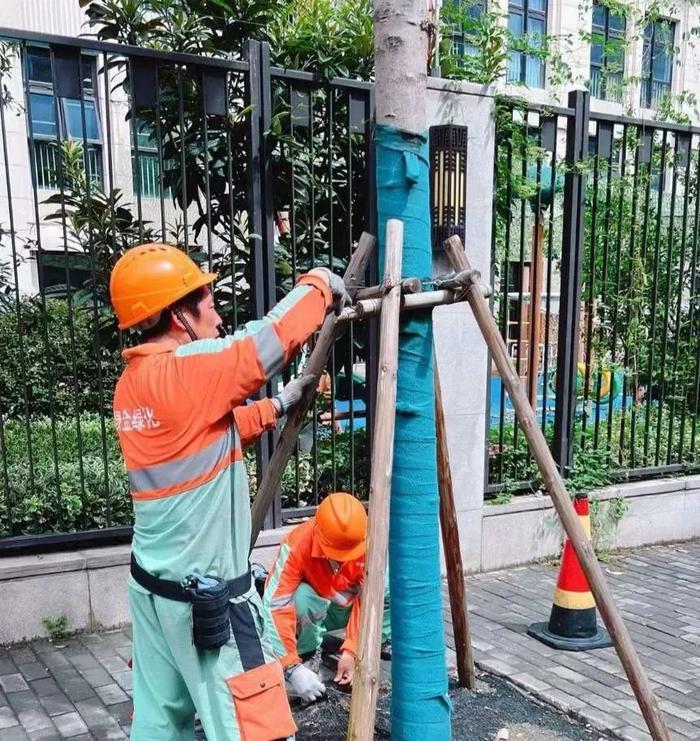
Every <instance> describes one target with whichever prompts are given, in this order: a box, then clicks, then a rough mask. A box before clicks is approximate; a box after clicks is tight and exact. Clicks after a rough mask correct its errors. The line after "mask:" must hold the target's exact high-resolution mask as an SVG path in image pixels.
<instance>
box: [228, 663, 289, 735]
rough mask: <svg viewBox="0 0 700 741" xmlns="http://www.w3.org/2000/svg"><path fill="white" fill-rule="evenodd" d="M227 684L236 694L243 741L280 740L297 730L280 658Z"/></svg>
mask: <svg viewBox="0 0 700 741" xmlns="http://www.w3.org/2000/svg"><path fill="white" fill-rule="evenodd" d="M226 683H227V684H228V686H229V689H230V690H231V694H232V695H233V704H234V706H235V708H236V717H237V718H238V725H239V727H240V731H241V739H242V740H243V741H276V740H277V739H286V738H287V737H288V736H293V735H294V734H295V733H296V731H297V727H296V724H295V723H294V718H292V711H291V710H290V709H289V701H288V700H287V692H286V690H285V687H284V674H283V673H282V666H281V664H280V663H279V662H278V661H273V662H271V663H270V664H263V665H262V666H256V667H255V669H249V670H248V671H247V672H243V673H242V674H238V675H237V676H235V677H230V678H229V679H227V680H226Z"/></svg>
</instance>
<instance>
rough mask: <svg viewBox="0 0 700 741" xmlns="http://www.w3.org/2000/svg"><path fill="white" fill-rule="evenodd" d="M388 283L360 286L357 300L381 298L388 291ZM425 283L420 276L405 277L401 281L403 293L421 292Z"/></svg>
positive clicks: (356, 295) (356, 296)
mask: <svg viewBox="0 0 700 741" xmlns="http://www.w3.org/2000/svg"><path fill="white" fill-rule="evenodd" d="M387 290H388V289H387V285H386V284H384V283H380V284H379V285H378V286H368V287H367V288H360V289H359V290H358V292H357V293H356V294H355V301H356V302H357V301H364V300H366V299H368V298H381V297H382V296H383V295H384V294H385V293H386V292H387ZM422 290H423V284H422V283H421V280H420V278H404V279H403V280H402V281H401V293H420V292H421V291H422Z"/></svg>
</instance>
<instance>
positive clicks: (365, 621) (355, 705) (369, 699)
mask: <svg viewBox="0 0 700 741" xmlns="http://www.w3.org/2000/svg"><path fill="white" fill-rule="evenodd" d="M402 252H403V222H401V221H398V220H397V219H389V221H387V225H386V264H385V271H384V275H385V279H386V280H388V281H390V282H391V285H394V286H395V288H392V289H391V290H390V291H389V293H388V294H387V295H386V296H385V297H384V300H383V302H382V313H381V319H380V325H379V377H378V378H377V408H376V415H375V424H374V443H373V450H372V470H371V473H370V482H369V525H368V531H367V553H366V555H365V582H364V587H363V589H362V615H361V618H360V639H359V644H358V651H357V663H356V669H355V678H354V680H353V686H352V700H351V702H350V721H349V725H348V736H347V738H348V741H372V739H373V738H374V719H375V714H376V710H377V693H378V690H379V654H380V650H381V640H382V613H383V611H384V578H385V573H386V560H387V545H388V542H389V498H390V496H391V469H392V465H393V461H394V427H395V423H396V375H397V372H398V353H399V316H400V311H399V308H400V304H401V285H400V279H401V258H402ZM399 609H400V607H399Z"/></svg>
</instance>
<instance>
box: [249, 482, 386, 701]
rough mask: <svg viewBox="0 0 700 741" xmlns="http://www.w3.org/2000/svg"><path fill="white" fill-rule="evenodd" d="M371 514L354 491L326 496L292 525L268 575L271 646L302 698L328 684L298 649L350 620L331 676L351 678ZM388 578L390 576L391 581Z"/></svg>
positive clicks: (308, 648) (311, 647) (341, 680)
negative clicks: (307, 517) (311, 513)
mask: <svg viewBox="0 0 700 741" xmlns="http://www.w3.org/2000/svg"><path fill="white" fill-rule="evenodd" d="M366 538H367V513H366V512H365V509H364V507H363V506H362V503H361V502H360V501H358V500H357V499H356V498H355V497H353V496H351V495H350V494H346V493H343V492H338V493H335V494H330V495H329V496H327V497H326V498H325V499H324V500H323V501H322V502H321V504H320V505H319V507H318V510H317V511H316V515H315V517H313V518H312V519H311V520H308V521H307V522H303V523H302V524H301V525H297V526H296V527H295V528H294V529H293V530H292V531H291V532H289V533H288V534H287V535H286V537H285V538H284V540H283V541H282V544H281V545H280V549H279V553H278V554H277V558H276V559H275V562H274V565H273V568H272V570H271V571H270V575H269V576H268V578H267V583H266V585H265V592H264V596H263V604H264V607H265V619H266V621H267V624H268V626H269V633H270V635H271V637H272V644H273V648H274V649H275V651H276V653H277V656H278V657H279V659H280V661H281V662H282V666H283V667H285V678H286V680H287V687H288V689H289V692H290V694H291V695H292V696H295V697H299V698H300V699H301V700H303V701H304V702H314V701H315V700H318V699H319V698H320V697H321V696H322V695H323V693H324V692H325V690H326V688H325V685H324V684H323V682H321V679H320V678H319V677H318V675H317V674H316V672H314V671H312V670H311V669H309V668H308V667H307V666H305V665H304V663H303V662H302V659H301V656H303V655H307V654H312V653H314V652H315V651H316V650H317V649H318V648H319V646H321V644H322V642H323V637H324V635H325V634H326V632H327V631H331V630H336V629H339V628H343V627H346V635H345V641H344V642H343V644H342V646H341V649H340V650H341V654H340V659H339V660H338V667H337V671H336V674H335V678H334V681H335V682H337V683H338V684H340V685H349V684H352V680H353V676H354V673H355V659H356V656H357V637H358V630H359V626H360V603H361V596H360V595H361V592H362V583H363V578H364V570H365V559H364V556H365V547H366ZM387 583H388V582H387ZM388 599H389V593H388V588H387V592H386V594H385V598H384V623H383V626H382V656H383V658H390V655H391V653H390V652H391V646H390V640H391V622H390V614H389V607H388Z"/></svg>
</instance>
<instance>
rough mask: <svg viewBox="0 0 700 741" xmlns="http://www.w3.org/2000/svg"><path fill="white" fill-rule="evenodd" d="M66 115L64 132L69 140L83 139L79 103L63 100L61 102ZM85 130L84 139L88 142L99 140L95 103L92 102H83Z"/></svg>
mask: <svg viewBox="0 0 700 741" xmlns="http://www.w3.org/2000/svg"><path fill="white" fill-rule="evenodd" d="M63 104H64V106H65V108H64V110H65V114H66V132H67V134H68V136H69V137H70V138H71V139H82V138H83V125H82V114H81V111H80V101H79V100H73V99H65V100H64V101H63ZM85 128H86V132H85V133H86V138H87V139H88V141H99V140H100V124H99V121H98V120H97V111H96V109H95V102H94V101H92V100H86V101H85Z"/></svg>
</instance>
